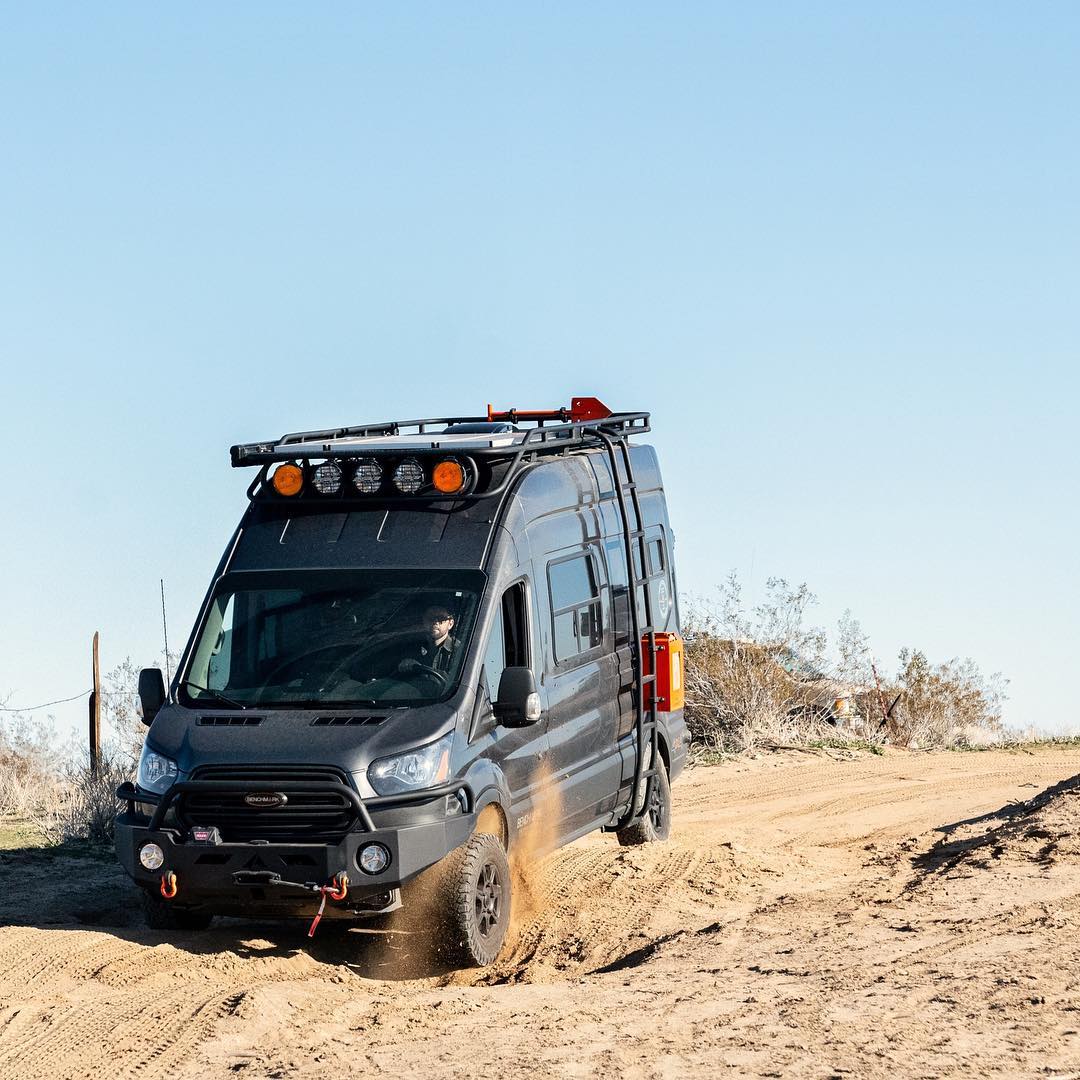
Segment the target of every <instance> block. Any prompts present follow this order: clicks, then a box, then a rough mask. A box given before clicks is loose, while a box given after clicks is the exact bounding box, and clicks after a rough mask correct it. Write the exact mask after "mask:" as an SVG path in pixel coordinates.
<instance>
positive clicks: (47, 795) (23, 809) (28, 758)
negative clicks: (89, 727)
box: [0, 715, 62, 818]
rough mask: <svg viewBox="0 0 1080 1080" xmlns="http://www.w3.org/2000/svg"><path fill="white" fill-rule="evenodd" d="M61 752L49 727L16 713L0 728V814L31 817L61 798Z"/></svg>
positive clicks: (41, 812)
mask: <svg viewBox="0 0 1080 1080" xmlns="http://www.w3.org/2000/svg"><path fill="white" fill-rule="evenodd" d="M61 760H62V758H61V754H60V752H59V751H58V750H57V747H56V738H55V734H54V732H53V731H52V729H51V728H50V727H47V726H46V725H44V724H41V723H38V722H34V721H32V720H28V719H27V718H26V717H23V716H19V715H15V716H14V717H13V718H12V719H11V720H8V721H6V722H5V723H4V725H3V727H0V815H2V816H5V817H16V818H33V817H35V816H37V815H38V814H43V813H47V812H48V811H49V810H50V809H51V808H52V807H54V806H56V805H57V803H58V802H59V800H60V798H61V794H62V793H61V784H60V780H59V777H58V775H57V768H58V766H59V764H60V762H61Z"/></svg>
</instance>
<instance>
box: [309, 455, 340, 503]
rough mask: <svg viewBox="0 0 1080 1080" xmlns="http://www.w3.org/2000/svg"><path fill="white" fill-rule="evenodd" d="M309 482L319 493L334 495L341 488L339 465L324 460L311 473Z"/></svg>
mask: <svg viewBox="0 0 1080 1080" xmlns="http://www.w3.org/2000/svg"><path fill="white" fill-rule="evenodd" d="M311 482H312V484H314V486H315V490H316V491H317V492H318V493H319V494H320V495H336V494H337V493H338V492H339V491H340V490H341V466H340V465H338V464H337V463H336V462H333V461H324V462H323V463H322V464H321V465H319V466H317V467H316V469H315V471H314V472H313V473H312V474H311Z"/></svg>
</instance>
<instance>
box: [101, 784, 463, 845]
mask: <svg viewBox="0 0 1080 1080" xmlns="http://www.w3.org/2000/svg"><path fill="white" fill-rule="evenodd" d="M268 784H269V785H270V786H271V787H272V790H274V791H280V792H281V793H282V794H284V795H288V794H289V792H290V791H292V792H297V793H301V792H307V791H318V792H325V793H329V794H334V795H340V796H341V797H342V798H344V799H346V800H347V801H348V802H349V803H350V804H351V805H352V807H353V809H354V810H355V811H356V818H357V821H358V822H359V823H360V824H361V825H363V827H364V831H365V832H376V831H377V829H376V827H375V823H374V822H373V821H372V820H371V813H370V811H371V810H381V809H385V808H389V807H395V806H408V805H409V804H410V803H422V802H428V801H429V800H431V799H438V798H440V797H443V796H446V795H462V796H464V801H465V805H464V806H463V807H462V811H463V812H464V813H466V814H471V813H472V811H473V806H474V798H473V793H472V789H471V788H470V787H469V785H468V784H465V783H462V782H460V781H458V782H456V783H450V784H441V785H440V786H439V787H430V788H422V789H420V790H418V791H404V792H400V793H399V794H395V795H379V796H376V797H374V798H368V799H362V798H360V795H359V793H358V792H356V791H354V790H353V789H352V788H351V787H349V786H348V785H347V784H341V783H334V782H332V781H329V780H272V781H270V780H180V781H178V782H177V783H175V784H173V785H172V787H170V788H169V790H168V791H166V792H165V794H164V795H155V794H153V793H151V792H146V791H140V790H139V789H138V788H136V787H135V785H134V784H133V783H131V781H130V780H125V781H124V783H122V784H121V785H120V786H119V787H118V788H117V789H116V797H117V798H118V799H120V800H121V801H122V802H126V803H127V804H128V812H129V813H134V812H135V803H137V802H140V803H147V804H150V805H154V804H155V803H156V804H157V805H156V807H155V809H154V813H153V815H152V816H151V818H150V824H149V825H148V826H147V830H148V831H149V832H157V831H158V830H160V829H161V827H162V823H163V822H164V820H165V815H166V814H167V813H168V811H169V808H170V807H171V806H172V805H173V803H174V802H176V800H177V799H179V798H180V796H181V795H184V794H186V793H188V792H199V791H227V792H235V793H237V794H243V795H246V794H249V793H255V792H263V791H266V790H267V788H268ZM353 829H355V825H354V826H353ZM350 831H352V830H350Z"/></svg>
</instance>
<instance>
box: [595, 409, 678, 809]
mask: <svg viewBox="0 0 1080 1080" xmlns="http://www.w3.org/2000/svg"><path fill="white" fill-rule="evenodd" d="M595 432H596V435H597V437H598V438H599V439H600V440H601V442H603V444H604V446H605V448H606V449H607V455H608V461H609V463H610V465H611V479H612V486H613V487H614V489H615V495H616V500H617V502H618V505H619V517H620V520H621V522H622V534H623V552H624V554H625V556H626V580H627V582H628V583H629V594H630V595H629V597H628V601H629V602H628V605H627V606H628V607H629V609H630V633H631V639H630V659H631V664H632V667H633V672H634V703H635V713H636V722H635V735H636V740H635V754H636V757H635V761H634V780H633V783H632V785H631V788H630V801H629V803H628V804H627V807H626V812H625V813H624V814H623V816H622V818H621V819H620V820H619V821H618V823H617V824H615V825H613V826H609V828H613V829H625V828H626V827H627V826H628V825H631V824H633V822H634V821H636V820H637V819H639V818H641V817H644V816H645V814H647V813H648V812H649V806H650V805H651V803H652V798H653V789H654V787H655V784H656V775H657V771H658V770H659V769H661V768H663V765H662V764H661V762H660V753H659V749H660V747H659V743H660V732H659V721H658V717H657V698H656V670H657V662H656V661H657V648H656V627H655V626H654V625H653V615H652V598H651V596H650V595H649V589H648V580H649V579H648V563H647V561H646V559H647V556H648V551H647V549H646V544H645V518H644V515H643V514H642V512H641V500H640V499H639V498H638V490H637V481H636V480H635V479H634V466H633V463H632V462H631V460H630V443H629V438H628V436H627V435H625V434H622V433H615V434H614V435H612V434H610V433H609V432H608V431H605V430H604V429H603V428H601V427H597V428H596V429H595ZM620 458H621V459H622V465H623V473H622V475H621V474H620V471H619V459H620ZM623 475H624V476H625V479H623V478H622V476H623ZM628 496H629V498H628ZM631 512H632V514H633V518H632V519H631ZM635 545H637V553H638V559H637V561H636V562H635V560H634V546H635ZM639 568H640V573H639V572H638V570H639ZM639 589H640V592H641V597H642V599H643V604H644V609H645V611H644V614H645V622H644V625H643V624H642V622H641V614H640V612H639V611H638V600H637V598H638V590H639ZM643 654H645V655H647V656H648V658H649V673H648V674H646V673H645V665H644V664H643V663H642V659H643ZM649 686H651V687H652V692H651V693H650V694H649V695H648V697H649V702H648V705H647V706H646V703H645V688H646V687H649ZM646 740H648V746H649V748H650V751H651V752H650V754H649V756H648V761H649V766H648V768H646V767H645V761H646V757H645V754H644V753H643V747H644V746H645V745H646ZM643 783H644V785H645V787H644V790H642V784H643ZM639 806H640V810H639V809H638V807H639Z"/></svg>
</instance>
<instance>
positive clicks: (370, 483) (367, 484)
mask: <svg viewBox="0 0 1080 1080" xmlns="http://www.w3.org/2000/svg"><path fill="white" fill-rule="evenodd" d="M352 482H353V487H354V488H356V490H357V491H359V492H360V494H361V495H374V494H375V493H376V492H377V491H378V490H379V488H381V487H382V466H381V465H380V464H379V463H378V462H377V461H376V460H375V459H374V458H361V459H360V460H359V461H358V462H357V463H356V468H355V470H354V471H353V478H352Z"/></svg>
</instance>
